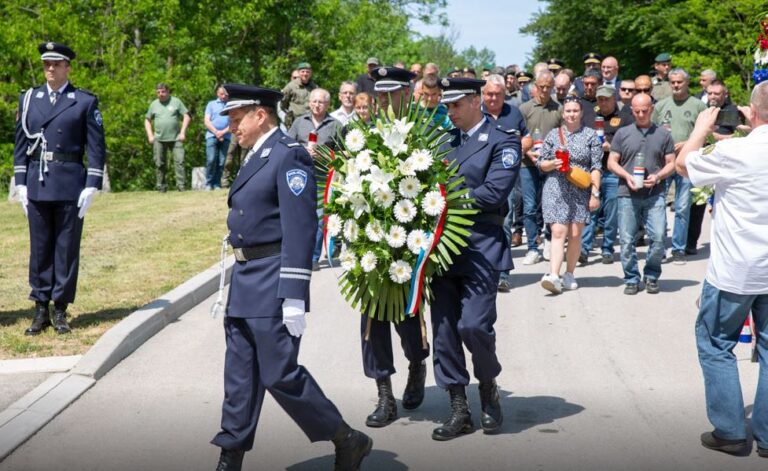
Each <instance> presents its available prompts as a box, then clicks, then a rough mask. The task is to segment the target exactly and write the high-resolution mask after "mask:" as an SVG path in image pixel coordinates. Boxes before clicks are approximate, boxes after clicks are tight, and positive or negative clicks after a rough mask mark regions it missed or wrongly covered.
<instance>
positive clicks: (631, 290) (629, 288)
mask: <svg viewBox="0 0 768 471" xmlns="http://www.w3.org/2000/svg"><path fill="white" fill-rule="evenodd" d="M638 291H640V286H639V285H638V284H637V283H627V285H626V286H624V294H629V295H634V294H637V293H638Z"/></svg>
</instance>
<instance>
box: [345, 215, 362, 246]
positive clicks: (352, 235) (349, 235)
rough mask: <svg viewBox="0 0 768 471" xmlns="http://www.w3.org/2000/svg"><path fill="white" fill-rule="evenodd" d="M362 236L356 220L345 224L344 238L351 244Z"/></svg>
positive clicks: (350, 220)
mask: <svg viewBox="0 0 768 471" xmlns="http://www.w3.org/2000/svg"><path fill="white" fill-rule="evenodd" d="M359 235H360V228H359V227H357V223H356V222H355V220H354V219H348V220H347V222H345V223H344V238H345V239H347V240H348V241H350V242H354V241H356V240H357V237H358V236H359Z"/></svg>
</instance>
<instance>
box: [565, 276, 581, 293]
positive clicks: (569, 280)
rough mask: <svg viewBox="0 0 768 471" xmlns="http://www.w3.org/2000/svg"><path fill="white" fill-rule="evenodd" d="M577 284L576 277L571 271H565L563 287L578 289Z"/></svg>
mask: <svg viewBox="0 0 768 471" xmlns="http://www.w3.org/2000/svg"><path fill="white" fill-rule="evenodd" d="M578 288H579V284H578V283H576V277H575V276H573V273H568V272H565V274H564V275H563V289H578Z"/></svg>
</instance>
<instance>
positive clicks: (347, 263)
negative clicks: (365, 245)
mask: <svg viewBox="0 0 768 471" xmlns="http://www.w3.org/2000/svg"><path fill="white" fill-rule="evenodd" d="M339 262H341V268H343V269H345V270H347V271H351V270H354V269H355V267H356V266H357V257H355V254H354V253H353V252H350V251H348V250H342V251H341V255H339Z"/></svg>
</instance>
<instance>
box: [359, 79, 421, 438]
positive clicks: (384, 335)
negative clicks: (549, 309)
mask: <svg viewBox="0 0 768 471" xmlns="http://www.w3.org/2000/svg"><path fill="white" fill-rule="evenodd" d="M371 75H372V76H373V78H374V80H375V81H376V82H375V83H374V90H375V91H376V93H377V99H378V101H379V107H381V108H382V109H384V110H386V109H387V106H389V105H391V106H392V109H393V110H394V112H395V114H396V115H398V116H399V115H400V113H404V112H405V109H406V107H407V106H408V100H409V99H410V83H411V80H412V79H413V78H414V77H415V76H416V74H414V73H412V72H410V71H408V70H405V69H401V68H399V67H380V68H378V69H375V70H373V71H372V73H371ZM394 328H395V331H396V332H397V335H399V336H400V345H401V346H402V348H403V353H405V357H406V358H407V359H408V362H409V365H408V382H407V383H406V385H405V391H404V392H403V400H402V405H403V408H404V409H408V410H412V409H416V408H417V407H419V406H420V405H421V403H422V401H423V400H424V383H425V381H426V378H427V366H426V363H425V362H424V360H425V359H426V358H427V356H429V349H428V348H427V349H425V348H424V347H423V345H422V341H421V325H420V324H419V319H418V318H417V317H415V316H414V317H408V318H406V319H405V320H403V321H401V322H400V323H399V324H395V325H394ZM366 332H367V333H368V338H367V339H366ZM360 337H361V339H362V347H363V372H364V373H365V376H367V377H369V378H373V379H375V380H376V387H377V388H378V397H379V400H378V402H377V404H376V408H375V409H374V411H373V412H372V413H371V414H370V415H369V416H368V417H367V418H366V420H365V424H366V425H367V426H369V427H384V426H386V425H389V424H390V423H392V422H393V421H394V420H395V419H397V403H396V402H395V396H394V393H393V392H392V379H391V376H392V375H393V374H394V373H395V365H394V357H393V353H392V328H391V323H390V322H386V321H380V320H378V319H371V318H369V317H368V316H367V315H364V316H361V322H360Z"/></svg>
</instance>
